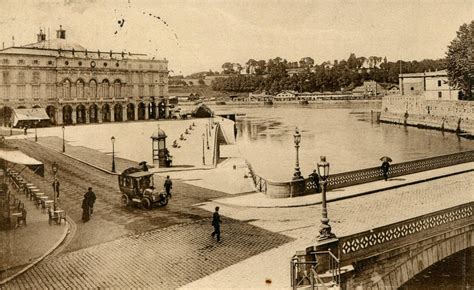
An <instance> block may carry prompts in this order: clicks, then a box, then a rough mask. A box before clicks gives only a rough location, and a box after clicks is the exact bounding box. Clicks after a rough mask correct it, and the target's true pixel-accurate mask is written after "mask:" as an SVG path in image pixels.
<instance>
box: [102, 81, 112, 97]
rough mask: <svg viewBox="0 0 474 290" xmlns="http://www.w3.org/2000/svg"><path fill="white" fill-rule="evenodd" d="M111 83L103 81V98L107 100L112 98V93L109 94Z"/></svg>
mask: <svg viewBox="0 0 474 290" xmlns="http://www.w3.org/2000/svg"><path fill="white" fill-rule="evenodd" d="M109 87H110V86H109V81H108V80H103V81H102V96H103V97H104V98H105V99H108V98H110V93H109Z"/></svg>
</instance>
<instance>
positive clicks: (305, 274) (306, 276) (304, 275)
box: [290, 255, 318, 290]
mask: <svg viewBox="0 0 474 290" xmlns="http://www.w3.org/2000/svg"><path fill="white" fill-rule="evenodd" d="M317 265H318V262H317V261H308V262H300V261H298V258H297V256H296V255H294V256H293V257H292V258H291V262H290V269H291V273H290V276H291V287H292V289H293V290H296V289H298V287H299V286H303V285H311V286H312V287H313V285H314V279H315V278H314V275H313V269H314V268H315V267H316V266H317ZM299 273H300V274H299ZM313 289H314V288H313Z"/></svg>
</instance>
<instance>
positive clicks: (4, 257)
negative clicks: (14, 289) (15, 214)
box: [0, 193, 69, 285]
mask: <svg viewBox="0 0 474 290" xmlns="http://www.w3.org/2000/svg"><path fill="white" fill-rule="evenodd" d="M15 196H16V197H18V198H19V199H20V200H21V202H22V203H24V204H25V209H26V210H27V218H26V223H27V226H24V225H23V224H22V225H21V226H20V227H17V228H13V229H11V230H6V231H0V241H1V243H0V244H1V245H0V285H2V284H4V283H6V282H8V281H9V280H11V279H13V278H14V277H16V276H18V275H20V274H21V273H23V272H25V271H26V270H28V269H29V268H31V267H32V266H34V265H35V264H36V263H38V262H40V261H41V260H42V259H43V258H44V257H46V256H47V255H49V254H50V253H51V252H52V251H53V250H54V249H56V248H57V247H58V246H59V245H60V244H61V243H62V242H63V240H64V239H65V238H66V235H67V233H68V231H69V224H68V223H66V224H64V222H63V223H62V224H61V225H56V224H54V223H53V224H52V225H51V226H50V225H49V223H48V214H47V213H42V212H41V209H38V208H36V206H35V205H34V204H33V201H30V200H29V199H27V198H26V196H25V195H23V194H21V193H15Z"/></svg>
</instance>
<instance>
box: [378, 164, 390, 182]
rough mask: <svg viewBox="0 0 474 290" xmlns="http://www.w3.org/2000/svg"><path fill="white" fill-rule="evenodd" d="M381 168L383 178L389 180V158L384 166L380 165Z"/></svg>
mask: <svg viewBox="0 0 474 290" xmlns="http://www.w3.org/2000/svg"><path fill="white" fill-rule="evenodd" d="M380 169H381V170H382V174H383V178H384V179H385V181H387V179H388V171H389V169H390V163H389V162H388V161H387V160H385V161H383V162H382V166H380Z"/></svg>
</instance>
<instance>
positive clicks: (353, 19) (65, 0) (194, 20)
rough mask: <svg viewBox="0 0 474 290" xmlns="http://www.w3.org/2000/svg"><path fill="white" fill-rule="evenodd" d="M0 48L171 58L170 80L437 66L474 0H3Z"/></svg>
mask: <svg viewBox="0 0 474 290" xmlns="http://www.w3.org/2000/svg"><path fill="white" fill-rule="evenodd" d="M0 15H1V16H2V17H1V18H0V42H2V43H4V45H5V47H9V46H11V45H12V42H13V40H12V36H13V37H14V43H15V45H16V46H19V45H24V44H29V43H33V42H36V34H37V33H38V31H39V28H40V27H41V28H45V30H46V31H48V30H49V31H50V37H51V38H55V36H56V35H55V34H56V33H55V31H56V29H58V27H59V25H60V24H62V25H63V28H64V29H65V30H66V34H67V35H66V38H67V39H69V40H71V41H74V42H76V43H79V44H81V45H82V46H84V47H86V48H88V49H90V50H96V49H101V50H104V51H109V50H111V49H112V50H114V51H129V52H137V53H146V54H148V55H150V57H157V58H161V59H163V58H166V59H167V60H168V61H169V69H170V74H171V75H178V74H184V75H187V74H190V73H193V72H198V71H207V70H209V69H212V70H218V71H220V70H221V65H222V64H223V63H224V62H238V63H241V64H245V62H247V60H248V59H250V58H253V59H256V60H260V59H264V60H268V59H270V58H275V57H281V58H285V59H287V60H288V61H298V60H299V59H301V58H302V57H306V56H309V57H312V58H313V59H315V61H316V63H322V62H324V61H328V60H330V61H332V60H335V59H339V60H340V59H347V57H348V56H349V54H350V53H355V54H356V55H357V56H365V57H369V56H382V57H384V56H386V57H387V59H388V60H389V61H396V60H398V59H402V60H422V59H425V58H432V59H438V58H442V57H444V56H445V53H446V50H447V46H448V45H449V43H450V41H451V40H452V39H454V38H455V37H456V31H457V30H458V29H459V26H461V25H462V24H463V23H468V22H470V21H472V20H473V19H474V1H472V0H466V1H464V0H447V1H436V0H423V1H422V0H418V1H417V0H400V1H387V0H384V1H382V0H371V1H368V0H364V1H347V0H344V1H342V0H341V1H336V0H333V1H317V0H315V1H302V0H299V1H295V0H293V1H286V0H285V1H283V0H253V1H251V0H240V1H235V0H230V1H224V0H212V1H211V0H208V1H199V0H193V1H191V0H189V1H186V0H183V1H177V0H174V1H171V0H167V1H159V0H155V1H151V0H143V1H138V0H114V1H112V0H102V1H96V0H46V1H39V0H38V1H32V0H30V1H25V0H19V1H18V0H17V1H13V0H0Z"/></svg>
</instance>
